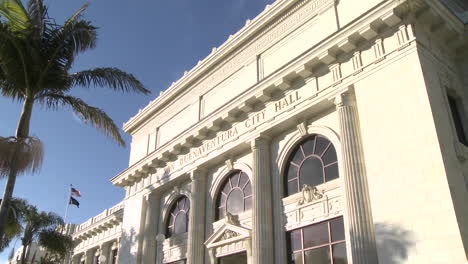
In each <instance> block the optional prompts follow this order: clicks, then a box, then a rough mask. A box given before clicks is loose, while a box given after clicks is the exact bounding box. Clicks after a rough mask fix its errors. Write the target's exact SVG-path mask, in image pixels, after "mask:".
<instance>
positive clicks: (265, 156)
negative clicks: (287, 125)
mask: <svg viewBox="0 0 468 264" xmlns="http://www.w3.org/2000/svg"><path fill="white" fill-rule="evenodd" d="M251 148H252V155H253V175H252V188H253V197H252V202H253V206H252V207H253V208H252V211H253V214H252V260H253V261H252V262H253V264H271V263H274V257H273V256H274V250H273V246H274V243H273V221H272V218H273V214H272V213H273V211H272V196H271V192H272V191H271V180H270V178H271V177H270V176H271V175H270V141H269V139H267V138H265V137H258V138H256V139H254V140H252V142H251Z"/></svg>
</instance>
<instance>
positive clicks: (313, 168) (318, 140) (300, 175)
mask: <svg viewBox="0 0 468 264" xmlns="http://www.w3.org/2000/svg"><path fill="white" fill-rule="evenodd" d="M285 173H286V177H285V193H286V195H287V196H288V195H291V194H295V193H297V192H299V191H300V190H302V187H303V186H304V184H307V185H309V186H316V185H319V184H322V183H324V182H327V181H331V180H334V179H336V178H338V161H337V156H336V150H335V147H334V146H333V144H332V143H331V142H330V141H329V140H328V139H327V138H325V137H323V136H319V135H313V136H311V137H308V138H307V139H305V140H304V141H302V142H301V143H300V144H299V145H297V146H296V148H294V150H293V151H292V153H291V154H290V156H289V159H288V161H287V163H286V168H285Z"/></svg>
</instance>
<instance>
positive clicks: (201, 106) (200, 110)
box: [198, 95, 205, 120]
mask: <svg viewBox="0 0 468 264" xmlns="http://www.w3.org/2000/svg"><path fill="white" fill-rule="evenodd" d="M204 117H205V99H204V98H203V95H202V96H200V98H199V99H198V120H202V119H203V118H204Z"/></svg>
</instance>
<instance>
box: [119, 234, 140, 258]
mask: <svg viewBox="0 0 468 264" xmlns="http://www.w3.org/2000/svg"><path fill="white" fill-rule="evenodd" d="M139 239H140V236H139V235H138V234H137V233H136V232H135V229H133V228H132V229H130V230H129V231H122V236H121V238H120V249H119V260H118V263H126V264H134V263H136V262H137V255H136V250H137V246H138V240H139Z"/></svg>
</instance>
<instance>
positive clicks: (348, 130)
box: [73, 0, 468, 264]
mask: <svg viewBox="0 0 468 264" xmlns="http://www.w3.org/2000/svg"><path fill="white" fill-rule="evenodd" d="M467 23H468V6H467V4H466V2H464V1H455V0H454V1H449V0H445V1H439V0H424V1H423V0H387V1H382V0H359V1H351V0H340V1H336V0H277V1H275V2H274V3H273V4H271V5H268V6H266V8H265V10H264V11H263V12H262V13H260V14H259V15H258V16H257V17H256V18H255V19H253V20H248V21H246V24H245V26H244V27H243V28H242V29H241V30H240V31H239V32H237V33H236V34H234V35H232V36H229V38H228V39H227V40H226V42H225V43H224V44H222V45H221V46H220V47H217V48H213V50H212V52H211V54H209V55H208V56H207V57H206V58H205V59H203V60H202V61H199V62H198V64H197V65H196V66H195V67H194V68H193V69H192V70H190V71H188V72H186V73H185V74H184V76H183V77H182V78H181V79H180V80H178V81H176V82H174V83H173V84H172V85H171V86H170V87H169V88H167V89H166V90H165V91H164V92H162V93H161V94H160V95H159V96H158V97H157V98H155V99H154V100H153V101H151V102H150V103H149V104H148V106H146V107H145V108H144V109H142V110H140V111H139V112H138V113H137V114H136V115H135V116H134V117H133V118H131V119H130V120H129V121H128V122H127V123H125V124H124V130H125V132H127V133H129V134H130V135H131V136H132V143H131V154H130V164H129V167H128V168H127V169H126V170H124V171H123V172H121V173H120V174H119V175H117V176H116V177H114V178H113V179H112V180H111V181H112V183H113V184H114V185H115V186H118V187H121V188H124V189H125V190H126V196H125V199H124V201H123V202H122V203H123V204H124V205H125V208H124V209H123V208H122V213H121V214H119V216H118V217H117V216H116V217H115V218H112V219H118V220H113V221H114V223H115V225H112V226H114V227H115V232H114V234H113V235H110V236H109V239H107V238H106V239H105V238H104V236H105V235H99V234H101V233H102V232H103V231H102V230H110V229H109V228H107V224H106V223H107V222H106V221H103V222H102V224H99V223H98V222H99V221H97V222H96V223H94V222H93V223H91V225H89V226H88V227H83V228H78V229H79V231H78V233H76V234H75V235H74V237H78V238H79V241H80V243H79V244H78V246H77V247H76V249H75V251H74V253H73V254H74V255H73V263H83V261H84V263H85V264H91V263H92V264H94V263H104V262H106V261H107V262H106V263H115V262H108V261H109V259H110V258H109V257H108V258H107V259H102V260H101V261H100V262H99V257H97V258H96V256H101V255H106V256H107V255H109V254H110V253H109V252H110V250H109V248H110V247H109V245H112V248H113V249H115V250H116V251H115V252H116V254H118V256H116V257H115V258H116V261H118V263H124V264H134V263H138V264H140V263H143V264H146V263H157V264H163V263H164V264H166V263H167V264H169V263H190V264H202V263H210V264H216V263H220V264H228V263H236V264H242V263H248V264H271V263H276V264H285V263H334V264H338V263H340V264H341V263H354V264H366V263H369V264H374V263H412V264H413V263H453V264H459V263H466V262H467V253H468V207H467V206H466V202H467V201H468V147H467V146H468V119H467V115H466V113H467V106H466V105H467V102H468V100H467V96H468V95H467V93H468V92H467V91H468V26H467ZM122 206H123V205H122ZM106 215H107V214H106ZM106 217H107V216H106ZM111 217H114V216H111ZM111 222H112V221H111ZM109 225H110V224H109ZM112 230H114V229H112ZM105 232H107V231H105ZM100 236H102V238H100ZM94 237H97V238H94ZM86 241H88V242H86ZM101 242H106V243H101ZM111 242H112V243H111ZM106 245H107V246H106ZM112 252H114V251H112ZM93 256H94V258H93ZM117 258H118V259H117Z"/></svg>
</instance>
